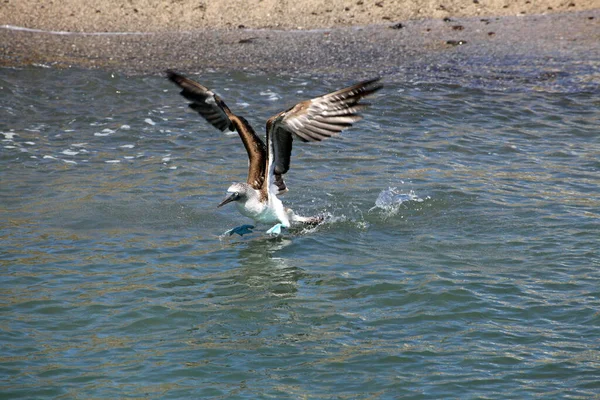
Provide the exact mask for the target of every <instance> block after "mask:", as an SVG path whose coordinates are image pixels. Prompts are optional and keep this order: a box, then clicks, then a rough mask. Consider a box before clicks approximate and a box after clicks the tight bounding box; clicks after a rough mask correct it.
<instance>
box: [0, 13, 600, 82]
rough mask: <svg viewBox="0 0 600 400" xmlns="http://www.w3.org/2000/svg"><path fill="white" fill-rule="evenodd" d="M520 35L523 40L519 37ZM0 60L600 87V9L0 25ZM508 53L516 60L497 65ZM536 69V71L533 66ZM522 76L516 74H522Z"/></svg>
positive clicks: (127, 70) (129, 70)
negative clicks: (339, 19)
mask: <svg viewBox="0 0 600 400" xmlns="http://www.w3.org/2000/svg"><path fill="white" fill-rule="evenodd" d="M523 38H526V40H524V39H523ZM0 43H1V45H0V46H2V47H3V51H2V55H0V66H3V67H16V68H20V67H26V66H31V65H37V66H49V67H53V68H71V67H76V68H89V69H101V70H107V71H116V72H122V73H124V74H129V75H139V74H150V75H157V74H162V73H163V71H164V70H165V69H167V68H170V69H175V70H178V71H181V72H184V73H199V72H203V71H209V70H210V71H232V70H240V71H256V72H261V71H265V72H275V73H284V74H303V73H304V74H330V75H348V76H353V77H360V76H365V77H366V76H373V75H374V74H376V75H385V76H386V78H388V79H393V80H405V79H406V78H407V77H408V76H414V77H415V79H419V76H420V75H426V73H435V74H436V75H437V76H442V77H443V78H444V79H447V81H448V82H451V81H452V75H453V74H461V73H462V74H471V75H472V76H473V77H475V78H477V77H480V78H482V79H505V78H504V76H505V75H507V72H506V71H508V75H510V73H513V74H514V75H517V74H518V75H524V76H525V77H527V76H529V75H532V76H533V78H532V79H536V78H535V76H534V75H535V74H536V73H537V74H539V75H540V76H543V77H545V78H544V79H547V77H553V76H554V77H555V78H556V79H560V78H561V76H562V75H561V74H565V73H568V74H581V77H578V78H577V79H579V80H582V81H588V82H590V83H591V85H592V86H595V87H600V73H599V72H598V70H599V69H600V9H596V10H586V11H577V12H565V13H552V14H543V15H525V16H519V17H515V16H507V17H480V16H476V17H462V18H458V17H452V18H445V19H423V20H410V21H403V22H401V23H386V24H375V25H366V26H350V27H336V28H318V29H311V30H273V29H262V28H261V29H203V30H194V31H174V32H85V33H74V32H61V31H56V32H54V33H51V32H46V31H39V30H32V29H29V28H21V27H19V28H16V29H8V28H7V27H6V26H5V25H3V26H0ZM503 59H510V60H512V61H511V62H512V63H513V64H515V65H514V66H503V65H502V63H503V61H502V60H503ZM536 71H538V72H536ZM519 79H521V78H519Z"/></svg>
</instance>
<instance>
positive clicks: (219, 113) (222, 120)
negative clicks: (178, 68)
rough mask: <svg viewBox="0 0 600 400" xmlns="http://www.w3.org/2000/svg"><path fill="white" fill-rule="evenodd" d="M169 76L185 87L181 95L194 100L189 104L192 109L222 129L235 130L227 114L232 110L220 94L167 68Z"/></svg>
mask: <svg viewBox="0 0 600 400" xmlns="http://www.w3.org/2000/svg"><path fill="white" fill-rule="evenodd" d="M167 77H168V78H169V80H170V81H171V82H173V83H175V84H176V85H178V86H179V87H180V88H181V89H183V90H182V91H181V95H182V96H183V97H185V98H186V99H188V100H190V101H191V102H192V103H190V105H189V107H190V108H191V109H193V110H195V111H197V112H198V113H199V114H200V115H202V116H203V117H204V119H206V120H207V121H208V122H209V123H210V124H211V125H212V126H214V127H215V128H217V129H219V130H220V131H224V130H227V129H229V130H230V131H232V132H233V130H234V127H233V123H232V122H231V120H230V119H229V117H228V116H227V114H228V113H231V111H230V110H229V108H228V107H227V105H226V104H225V103H224V102H223V100H221V98H220V97H219V96H217V95H216V94H215V93H214V92H212V91H211V90H210V89H208V88H207V87H205V86H203V85H201V84H199V83H198V82H195V81H193V80H191V79H188V78H186V77H185V76H183V75H179V74H178V73H176V72H175V71H171V70H167Z"/></svg>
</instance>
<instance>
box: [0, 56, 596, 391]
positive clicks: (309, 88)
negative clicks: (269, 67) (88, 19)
mask: <svg viewBox="0 0 600 400" xmlns="http://www.w3.org/2000/svg"><path fill="white" fill-rule="evenodd" d="M195 78H197V79H200V81H201V82H202V83H203V84H205V85H208V86H209V87H211V88H213V89H214V90H215V91H217V92H218V93H219V94H220V95H221V96H222V98H223V99H224V100H225V102H226V103H227V104H228V105H229V106H230V108H231V109H232V110H234V112H236V113H238V114H239V115H242V116H244V117H246V118H247V119H248V120H249V121H250V122H251V123H252V124H253V125H254V127H255V129H256V130H257V132H259V133H261V134H262V133H263V129H264V128H263V127H264V122H265V120H266V119H267V118H268V117H270V116H271V115H273V114H275V113H277V112H279V111H281V110H283V109H285V108H286V107H290V106H292V105H294V104H295V103H296V102H298V101H300V100H304V99H307V98H311V97H314V96H317V95H320V94H323V93H326V92H328V91H332V90H335V89H338V88H340V87H343V86H344V85H346V84H349V83H351V81H349V80H348V79H341V78H336V77H331V76H308V75H307V76H290V75H284V76H276V75H269V74H264V73H261V74H258V73H257V74H252V73H240V72H230V73H217V72H212V73H210V72H209V73H206V74H203V75H202V76H201V77H198V76H195ZM457 82H458V84H450V83H448V82H440V81H436V80H435V79H430V80H427V79H419V80H406V81H405V80H403V79H388V80H386V81H385V88H384V89H383V90H382V91H381V92H379V93H378V94H377V95H376V96H374V97H373V98H372V99H371V100H370V102H371V103H372V104H373V106H372V107H371V108H370V109H368V110H367V111H365V112H364V120H363V121H361V122H359V123H357V124H356V125H355V126H354V127H353V128H352V129H350V130H348V131H346V132H344V133H343V134H342V135H341V137H339V138H333V139H330V140H328V141H324V142H322V143H318V144H304V143H301V142H300V141H296V142H294V149H293V157H292V165H291V169H290V171H289V173H288V174H287V175H286V183H287V185H288V187H289V188H290V192H289V193H287V194H286V195H285V196H282V201H283V202H284V204H286V205H287V206H289V207H291V208H293V209H294V210H295V211H296V212H297V213H299V214H302V215H316V214H323V215H327V219H326V221H325V222H324V223H323V224H322V225H320V226H317V227H316V228H311V229H308V230H303V229H296V230H290V231H287V232H284V233H283V235H281V236H279V237H270V236H268V235H266V234H265V231H266V230H267V229H268V228H269V226H261V225H258V226H257V228H256V230H255V233H253V234H251V235H246V236H244V237H243V238H242V237H239V236H235V235H234V236H231V237H229V236H227V237H223V236H222V234H223V232H225V231H226V230H228V229H230V228H232V227H234V226H237V225H241V224H246V223H250V222H251V221H249V220H247V219H245V218H244V217H242V216H241V215H239V214H238V213H237V212H236V210H235V208H234V207H233V206H229V207H223V208H219V209H217V208H216V205H217V204H218V203H219V202H220V200H222V198H223V196H224V195H225V190H226V189H227V187H228V186H229V185H230V184H231V182H234V181H244V180H245V179H246V173H247V157H246V154H245V152H244V148H243V146H242V145H241V142H240V140H239V138H238V137H237V136H236V135H235V134H229V135H228V134H223V133H220V132H217V131H216V130H215V129H214V128H212V127H211V126H210V125H209V124H207V123H206V122H205V121H203V120H202V119H201V118H200V117H199V116H198V115H197V114H195V113H194V112H193V111H192V110H189V109H188V108H187V105H186V101H185V100H184V99H183V98H182V97H181V96H179V94H178V90H177V88H175V87H174V86H173V85H172V84H171V83H170V82H168V81H166V79H164V78H163V77H159V76H138V77H131V76H124V75H121V74H118V73H110V72H100V71H86V70H76V69H72V70H54V69H47V68H26V69H3V70H0V91H1V97H0V104H1V110H0V111H1V113H2V118H1V119H0V243H1V245H0V266H1V269H0V271H1V272H0V273H1V276H2V277H1V280H0V298H1V304H2V305H1V313H0V327H1V328H0V344H1V348H2V352H1V354H0V369H1V371H2V373H1V375H0V398H6V399H8V398H11V399H12V398H27V399H34V398H35V399H46V398H47V399H50V398H53V399H54V398H65V399H66V398H80V399H88V398H160V399H191V398H196V399H200V398H223V399H225V398H226V399H258V398H272V399H300V398H340V399H363V398H386V399H387V398H390V399H391V398H423V399H425V398H428V399H432V398H435V399H438V398H497V399H509V398H512V399H522V398H532V397H541V398H591V397H594V396H597V395H598V393H599V392H600V341H599V340H598V338H599V337H600V313H599V311H598V310H600V289H599V287H600V250H599V249H600V245H599V243H600V242H599V238H600V236H599V232H600V191H599V183H600V171H599V170H600V135H599V130H598V128H599V114H598V110H599V109H600V108H599V107H600V102H599V97H598V94H599V93H598V91H595V90H591V91H590V90H589V87H590V86H589V85H588V86H586V87H585V88H584V89H580V88H578V87H577V86H569V87H567V88H565V87H559V88H558V89H557V88H556V87H553V88H548V89H544V88H541V89H540V88H539V87H533V86H531V87H521V86H519V85H518V84H516V85H514V86H512V87H500V86H494V84H493V83H492V84H489V85H487V84H486V85H480V84H476V85H474V84H470V83H469V82H470V81H469V79H468V77H463V79H462V80H460V79H459V80H458V81H457ZM503 84H504V83H503ZM550 89H551V90H550Z"/></svg>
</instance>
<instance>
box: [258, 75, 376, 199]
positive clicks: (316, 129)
mask: <svg viewBox="0 0 600 400" xmlns="http://www.w3.org/2000/svg"><path fill="white" fill-rule="evenodd" d="M382 87H383V85H382V84H381V82H380V78H375V79H370V80H367V81H363V82H359V83H357V84H355V85H352V86H349V87H347V88H345V89H341V90H338V91H335V92H333V93H329V94H326V95H323V96H320V97H317V98H314V99H312V100H306V101H303V102H301V103H298V104H296V105H295V106H294V107H292V108H290V109H289V110H287V111H283V112H281V113H279V114H277V115H275V116H273V117H271V118H269V120H268V121H267V148H268V162H269V179H268V181H269V182H268V183H269V185H275V186H276V187H277V191H276V192H275V193H282V192H285V191H287V187H286V185H285V182H284V181H283V174H285V173H286V172H287V171H288V170H289V168H290V156H291V154H292V140H293V138H294V136H296V137H298V138H299V139H300V140H301V141H303V142H315V141H321V140H324V139H327V138H329V137H332V136H336V135H338V134H339V133H340V132H341V131H343V130H344V129H347V128H349V127H351V126H352V124H353V123H355V122H356V121H358V120H360V119H361V118H362V117H361V116H360V115H359V112H360V111H362V110H364V109H365V108H366V107H367V106H368V104H366V103H360V101H361V100H362V99H363V98H364V97H366V96H369V95H371V94H373V93H375V92H376V91H378V90H379V89H381V88H382Z"/></svg>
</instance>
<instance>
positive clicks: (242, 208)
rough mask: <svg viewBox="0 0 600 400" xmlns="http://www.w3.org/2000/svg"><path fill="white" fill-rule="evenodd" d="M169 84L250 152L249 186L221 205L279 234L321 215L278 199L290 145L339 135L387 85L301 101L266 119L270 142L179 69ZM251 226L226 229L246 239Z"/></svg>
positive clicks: (234, 189)
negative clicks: (306, 212)
mask: <svg viewBox="0 0 600 400" xmlns="http://www.w3.org/2000/svg"><path fill="white" fill-rule="evenodd" d="M166 74H167V77H168V79H169V80H171V81H172V82H174V83H175V84H176V85H178V86H179V87H180V88H181V89H182V91H181V95H182V96H183V97H185V98H186V99H187V100H189V101H190V102H191V103H190V104H189V107H190V108H192V109H193V110H195V111H197V112H198V113H199V114H200V115H201V116H202V117H204V118H205V119H206V120H207V121H208V122H209V123H210V124H211V125H212V126H214V127H215V128H217V129H219V130H220V131H223V132H224V131H230V132H234V131H237V132H238V134H239V136H240V138H241V139H242V143H243V144H244V147H245V148H246V152H247V153H248V177H247V179H246V182H240V183H233V184H232V185H231V186H230V187H229V188H228V189H227V197H225V199H224V200H223V201H222V202H221V203H220V204H219V205H218V206H217V207H222V206H224V205H225V204H228V203H235V204H236V206H237V209H238V211H239V212H240V214H242V215H244V216H246V217H249V218H251V219H253V220H254V221H255V222H259V223H266V224H275V225H274V226H273V227H272V228H270V229H269V230H268V231H267V233H268V234H270V235H279V234H280V233H281V230H282V229H283V228H289V227H290V226H291V225H292V223H302V224H309V225H316V224H318V223H320V222H321V221H322V220H323V217H320V216H317V217H302V216H299V215H297V214H295V213H294V212H293V211H292V210H291V209H289V208H286V207H284V206H283V203H282V202H281V200H280V199H279V198H278V196H279V195H282V194H284V193H286V192H287V191H288V188H287V186H286V184H285V182H284V180H283V175H284V174H285V173H286V172H288V170H289V168H290V157H291V154H292V141H293V139H294V138H297V139H299V140H300V141H301V142H319V141H321V140H324V139H327V138H330V137H332V136H336V135H338V134H339V133H340V132H341V131H343V130H345V129H347V128H349V127H351V126H352V124H353V123H355V122H357V121H358V120H360V119H361V118H362V117H361V116H360V115H359V114H358V113H359V112H360V111H362V110H364V109H365V108H366V107H367V106H368V104H367V103H361V102H360V101H361V100H362V99H363V98H364V97H366V96H369V95H371V94H373V93H375V92H376V91H378V90H379V89H381V88H382V87H383V85H382V84H381V82H380V78H375V79H370V80H366V81H362V82H359V83H357V84H355V85H352V86H349V87H347V88H344V89H340V90H338V91H335V92H332V93H329V94H325V95H323V96H320V97H316V98H314V99H311V100H306V101H302V102H300V103H298V104H296V105H295V106H293V107H291V108H289V109H287V110H285V111H282V112H280V113H279V114H276V115H274V116H272V117H271V118H269V119H268V120H267V126H266V131H267V132H266V134H267V135H266V142H267V143H266V144H265V143H264V142H263V141H262V140H261V139H260V137H258V136H257V134H256V132H255V131H254V129H253V128H252V126H250V124H249V123H248V121H247V120H246V119H244V118H243V117H240V116H238V115H236V114H234V113H233V112H232V111H231V110H230V109H229V107H227V105H226V104H225V102H224V101H223V100H222V99H221V97H219V96H218V95H217V94H215V93H214V92H213V91H212V90H210V89H208V88H207V87H205V86H203V85H201V84H200V83H198V82H195V81H193V80H191V79H189V78H186V77H185V76H183V75H180V74H178V73H177V72H175V71H172V70H167V71H166ZM252 229H254V226H253V225H242V226H238V227H235V228H233V229H230V230H228V231H227V232H225V234H229V235H233V234H234V233H236V234H239V235H240V236H243V235H244V234H246V233H251V232H252Z"/></svg>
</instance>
